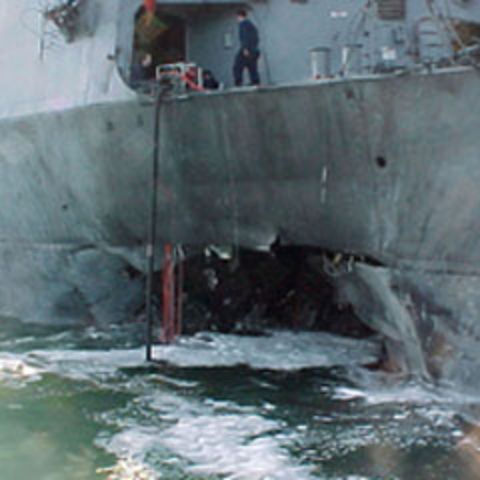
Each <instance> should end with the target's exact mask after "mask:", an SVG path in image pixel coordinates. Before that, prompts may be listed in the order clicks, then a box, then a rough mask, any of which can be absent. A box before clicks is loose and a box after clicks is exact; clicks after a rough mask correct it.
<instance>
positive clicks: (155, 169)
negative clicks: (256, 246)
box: [145, 87, 166, 362]
mask: <svg viewBox="0 0 480 480" xmlns="http://www.w3.org/2000/svg"><path fill="white" fill-rule="evenodd" d="M165 93H166V89H165V88H162V87H160V89H159V90H158V93H157V95H156V98H155V123H154V130H153V158H152V191H151V197H150V198H151V200H150V225H149V232H148V243H147V252H146V256H147V281H146V286H145V303H146V326H147V329H146V359H147V362H150V361H152V343H153V276H154V272H155V242H156V237H157V198H158V177H159V163H160V113H161V110H162V103H163V98H164V96H165Z"/></svg>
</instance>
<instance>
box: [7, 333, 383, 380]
mask: <svg viewBox="0 0 480 480" xmlns="http://www.w3.org/2000/svg"><path fill="white" fill-rule="evenodd" d="M377 353H378V344H377V343H376V342H374V341H366V340H362V341H359V340H354V339H348V338H341V337H337V336H333V335H328V334H324V333H316V332H308V333H307V332H303V333H293V332H287V331H277V332H271V334H270V335H268V336H262V337H249V336H241V335H222V334H215V333H201V334H197V335H195V336H193V337H185V338H181V339H179V340H178V342H177V343H176V344H174V345H168V346H156V347H155V348H154V358H155V359H156V360H159V361H165V362H168V363H170V364H172V365H176V366H179V367H233V366H236V365H248V366H249V367H251V368H253V369H270V370H281V371H295V370H300V369H305V368H316V367H333V366H341V365H352V364H361V363H368V362H371V361H373V360H374V359H375V358H376V355H377ZM2 359H3V362H4V370H8V371H10V372H15V371H18V375H19V376H21V375H24V376H28V375H31V376H33V374H34V373H40V372H42V371H48V372H50V373H56V374H58V375H60V376H65V377H68V378H70V379H74V380H100V381H104V380H105V378H106V377H110V376H115V375H116V374H117V373H118V370H119V369H122V368H129V367H138V366H142V365H144V364H145V361H144V360H145V352H144V349H142V348H137V349H125V350H120V349H116V350H53V349H52V350H34V351H31V352H29V353H24V354H4V355H3V356H2ZM22 365H23V366H22ZM0 368H1V366H0ZM0 375H1V373H0ZM35 378H38V377H35Z"/></svg>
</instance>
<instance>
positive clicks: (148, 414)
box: [0, 321, 480, 480]
mask: <svg viewBox="0 0 480 480" xmlns="http://www.w3.org/2000/svg"><path fill="white" fill-rule="evenodd" d="M141 333H142V332H141V329H138V327H137V328H135V327H131V328H129V329H116V330H113V331H111V332H108V333H101V332H97V331H95V330H91V329H90V330H85V331H67V332H61V331H52V330H47V331H45V330H42V329H37V330H35V331H32V329H28V331H24V330H22V329H19V328H18V327H16V325H15V324H12V323H9V322H6V321H5V322H4V328H3V329H2V332H1V333H0V480H30V479H32V480H33V479H35V480H72V479H102V478H103V479H112V480H113V479H155V478H162V479H168V480H176V479H223V478H230V479H246V480H260V479H265V480H267V479H272V480H284V479H288V480H289V479H291V480H297V479H298V480H302V479H317V478H325V479H347V478H350V479H352V480H353V479H363V478H370V479H408V480H411V479H439V480H440V479H441V480H444V479H467V478H468V479H470V478H472V479H473V478H480V473H479V475H478V477H476V472H477V471H478V472H480V470H478V469H476V464H475V461H476V459H475V458H474V457H472V456H471V455H466V454H465V452H464V451H462V449H461V448H460V449H459V447H458V445H459V444H461V442H462V441H464V440H465V435H464V433H463V432H462V431H461V430H460V427H459V425H458V422H457V420H456V418H457V417H456V415H457V413H458V412H459V410H460V409H461V408H462V405H461V402H460V401H459V399H458V397H455V396H454V397H450V396H449V395H448V394H446V393H445V392H439V391H436V390H434V389H433V388H430V387H426V386H422V385H418V384H414V383H409V384H402V383H401V382H400V381H399V380H395V379H392V378H388V377H383V376H381V375H379V374H372V373H369V372H366V371H365V370H363V369H361V368H360V367H358V366H356V365H354V364H351V365H350V364H349V361H348V358H345V359H344V360H345V361H344V362H337V363H342V366H337V367H335V366H331V365H329V366H328V367H322V366H321V365H320V366H318V365H317V366H315V365H311V366H310V367H309V368H304V369H301V370H289V371H282V370H278V369H277V370H275V367H276V365H275V364H276V363H278V361H279V360H280V359H279V358H278V359H276V357H275V352H271V354H272V355H271V361H272V368H261V369H255V368H252V367H251V366H249V365H248V364H243V365H230V366H225V365H224V366H221V364H222V362H221V361H220V365H219V366H215V365H212V364H208V366H206V365H203V366H202V361H201V357H202V354H203V353H202V352H203V350H202V349H204V346H199V345H203V344H199V343H192V344H187V345H186V347H185V348H184V349H183V350H182V351H181V352H177V356H178V358H180V357H179V356H180V355H183V356H185V362H184V364H186V365H188V366H183V367H180V366H174V365H169V366H167V365H164V366H162V367H151V366H146V365H145V364H144V363H143V361H142V355H143V352H142V350H141V348H140V343H139V342H140V339H141ZM222 341H223V340H222ZM329 341H331V340H330V339H329ZM209 342H212V341H211V340H209ZM219 345H220V346H219ZM252 345H253V344H252ZM220 347H221V344H220V343H219V344H218V345H216V347H215V348H220ZM333 347H334V348H333V350H332V351H336V350H335V349H337V350H338V348H340V347H338V348H337V347H336V346H335V345H334V346H333ZM228 348H230V349H231V348H232V347H231V344H229V347H228ZM306 348H307V347H306ZM308 348H310V347H308ZM167 353H169V354H171V355H173V353H174V350H170V351H168V352H167ZM225 353H227V357H228V350H227V352H225V351H224V352H223V353H222V355H224V356H225ZM250 353H251V355H252V357H254V356H255V351H252V352H250ZM261 353H263V354H264V353H265V352H258V354H259V355H260V354H261ZM281 355H283V354H281ZM327 356H328V355H327ZM218 358H219V359H220V358H223V357H221V355H220V354H219V357H218ZM204 363H205V362H204ZM197 364H198V365H197ZM470 401H471V400H470ZM472 462H473V463H472Z"/></svg>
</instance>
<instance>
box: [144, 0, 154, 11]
mask: <svg viewBox="0 0 480 480" xmlns="http://www.w3.org/2000/svg"><path fill="white" fill-rule="evenodd" d="M143 6H144V7H145V10H146V11H147V12H149V13H155V7H156V6H157V2H156V0H143Z"/></svg>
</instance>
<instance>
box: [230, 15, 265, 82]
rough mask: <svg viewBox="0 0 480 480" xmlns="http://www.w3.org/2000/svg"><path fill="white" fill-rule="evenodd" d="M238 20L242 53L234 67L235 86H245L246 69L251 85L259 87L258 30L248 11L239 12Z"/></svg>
mask: <svg viewBox="0 0 480 480" xmlns="http://www.w3.org/2000/svg"><path fill="white" fill-rule="evenodd" d="M237 20H238V33H239V37H240V51H239V52H238V54H237V56H236V58H235V64H234V66H233V77H234V79H235V86H237V87H240V86H241V85H242V84H243V71H244V70H245V69H247V70H248V74H249V76H250V82H251V84H252V85H258V84H259V83H260V76H259V75H258V59H259V58H260V51H259V49H258V44H259V42H260V41H259V38H258V30H257V27H255V25H254V24H253V23H252V22H251V21H250V20H249V18H248V13H247V11H246V10H243V9H242V10H238V12H237Z"/></svg>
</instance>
